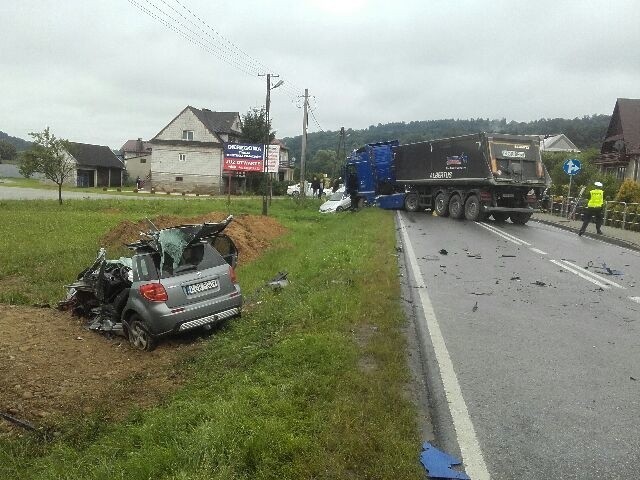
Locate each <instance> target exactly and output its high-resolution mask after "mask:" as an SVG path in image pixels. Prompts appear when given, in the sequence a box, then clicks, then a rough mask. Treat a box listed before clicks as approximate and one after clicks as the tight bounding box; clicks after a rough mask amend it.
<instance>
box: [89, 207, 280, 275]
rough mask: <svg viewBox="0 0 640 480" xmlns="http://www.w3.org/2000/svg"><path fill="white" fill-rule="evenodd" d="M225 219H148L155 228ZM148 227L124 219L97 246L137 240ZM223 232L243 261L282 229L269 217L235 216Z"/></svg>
mask: <svg viewBox="0 0 640 480" xmlns="http://www.w3.org/2000/svg"><path fill="white" fill-rule="evenodd" d="M225 218H227V215H226V214H224V213H220V212H211V213H208V214H206V215H200V216H196V217H188V218H185V217H177V216H172V215H161V216H159V217H154V218H151V219H150V221H151V222H152V223H153V224H154V225H155V226H156V227H158V228H167V227H174V226H176V225H184V224H190V223H203V222H221V221H222V220H224V219H225ZM151 228H152V227H151V225H150V224H149V222H148V221H146V220H143V221H140V222H130V221H128V220H125V221H123V222H121V223H120V224H118V225H117V226H116V227H115V228H114V229H112V230H111V231H110V232H108V233H107V234H106V235H104V236H103V237H102V238H101V239H100V246H102V247H105V248H107V250H109V248H110V247H111V248H114V247H118V246H122V245H123V244H125V243H132V242H135V241H136V240H139V239H140V232H147V231H149V230H150V229H151ZM224 231H225V233H226V234H227V235H229V237H231V239H232V240H233V242H234V243H235V244H236V247H238V251H239V252H240V255H239V262H240V264H243V263H245V262H248V261H251V260H253V259H254V258H256V257H257V256H259V255H260V253H261V252H262V251H263V250H264V249H265V248H267V247H268V246H269V244H270V243H271V240H273V239H274V238H276V237H278V236H280V235H282V234H283V233H284V232H285V231H286V229H285V228H284V227H283V226H282V225H281V224H280V223H279V222H278V221H277V220H276V219H274V218H272V217H266V216H261V215H238V216H236V217H234V219H233V221H232V222H231V224H230V225H229V226H228V227H227V228H225V230H224Z"/></svg>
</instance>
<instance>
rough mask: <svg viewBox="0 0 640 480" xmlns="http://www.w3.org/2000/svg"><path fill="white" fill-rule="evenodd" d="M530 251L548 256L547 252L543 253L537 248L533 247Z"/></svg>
mask: <svg viewBox="0 0 640 480" xmlns="http://www.w3.org/2000/svg"><path fill="white" fill-rule="evenodd" d="M529 250H531V251H532V252H536V253H539V254H540V255H547V252H543V251H542V250H538V249H537V248H534V247H531V248H530V249H529Z"/></svg>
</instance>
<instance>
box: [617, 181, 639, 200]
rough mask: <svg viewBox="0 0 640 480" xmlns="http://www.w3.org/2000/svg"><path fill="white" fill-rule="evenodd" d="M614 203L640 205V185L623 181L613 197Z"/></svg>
mask: <svg viewBox="0 0 640 480" xmlns="http://www.w3.org/2000/svg"><path fill="white" fill-rule="evenodd" d="M615 201H616V202H627V203H640V183H638V182H635V181H633V180H630V179H628V180H625V181H624V182H622V185H620V189H619V190H618V193H617V194H616V197H615Z"/></svg>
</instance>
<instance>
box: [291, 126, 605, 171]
mask: <svg viewBox="0 0 640 480" xmlns="http://www.w3.org/2000/svg"><path fill="white" fill-rule="evenodd" d="M610 118H611V117H610V116H609V115H585V116H584V117H582V118H574V119H565V118H543V119H540V120H534V121H532V122H515V121H510V122H507V120H506V119H504V118H503V119H501V120H489V119H488V118H487V119H484V118H475V119H474V118H471V119H469V120H459V119H456V120H454V119H444V120H425V121H414V122H409V123H406V122H398V123H387V124H384V125H382V124H378V125H377V126H374V125H371V126H370V127H369V128H365V129H362V130H353V129H346V130H345V131H346V133H347V135H348V136H347V137H346V151H347V153H349V152H350V151H351V150H353V149H354V148H359V147H361V146H362V145H364V144H365V143H372V142H382V141H385V140H399V141H400V143H413V142H420V141H423V140H432V139H435V138H446V137H454V136H458V135H466V134H469V133H478V132H491V133H510V134H516V135H550V134H556V133H564V134H565V135H566V136H567V137H569V139H570V140H571V141H572V142H573V143H574V144H575V145H576V146H577V147H578V148H580V149H583V150H584V149H587V148H592V147H595V148H600V145H601V143H602V140H603V139H604V136H605V134H606V132H607V128H608V126H609V120H610ZM338 136H339V132H337V131H328V132H314V133H310V134H308V135H307V153H306V159H307V161H309V162H310V164H308V168H307V169H306V170H307V172H314V168H313V157H314V155H315V154H316V152H318V150H331V151H334V152H335V151H336V148H337V146H338ZM283 140H284V142H285V144H286V145H287V147H288V148H289V150H290V152H289V155H290V156H292V157H295V158H296V166H299V162H300V149H301V142H302V135H299V136H297V137H289V138H284V139H283ZM342 160H343V159H342Z"/></svg>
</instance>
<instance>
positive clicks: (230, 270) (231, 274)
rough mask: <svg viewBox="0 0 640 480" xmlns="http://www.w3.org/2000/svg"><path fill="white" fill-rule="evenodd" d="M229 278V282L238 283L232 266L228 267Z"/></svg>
mask: <svg viewBox="0 0 640 480" xmlns="http://www.w3.org/2000/svg"><path fill="white" fill-rule="evenodd" d="M229 278H230V279H231V283H238V279H237V278H236V271H235V270H234V269H233V267H231V266H230V267H229Z"/></svg>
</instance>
